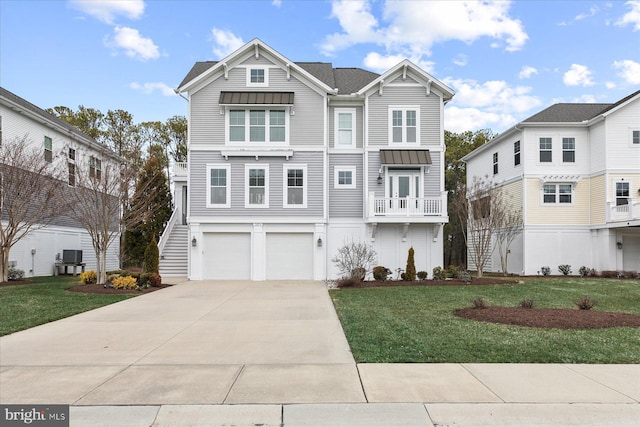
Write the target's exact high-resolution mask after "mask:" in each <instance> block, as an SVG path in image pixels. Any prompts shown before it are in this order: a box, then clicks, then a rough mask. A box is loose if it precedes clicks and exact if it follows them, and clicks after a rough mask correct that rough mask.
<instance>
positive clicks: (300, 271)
mask: <svg viewBox="0 0 640 427" xmlns="http://www.w3.org/2000/svg"><path fill="white" fill-rule="evenodd" d="M313 248H314V246H313V234H312V233H267V245H266V249H267V254H266V256H267V260H266V261H267V279H268V280H312V279H313Z"/></svg>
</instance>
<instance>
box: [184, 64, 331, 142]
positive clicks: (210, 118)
mask: <svg viewBox="0 0 640 427" xmlns="http://www.w3.org/2000/svg"><path fill="white" fill-rule="evenodd" d="M251 58H253V59H251V60H248V62H247V64H249V63H251V64H252V65H270V64H271V62H268V61H266V60H265V59H262V58H263V56H261V57H260V58H261V59H260V60H255V58H254V57H251ZM247 71H248V68H244V67H235V68H231V69H230V70H229V75H228V77H229V79H228V80H225V78H224V77H220V78H218V79H216V80H214V81H212V82H211V83H209V84H208V85H207V86H205V87H203V88H202V89H200V90H199V91H198V92H196V93H194V94H193V95H192V96H191V103H190V108H191V111H190V114H191V122H190V123H189V125H190V127H191V139H190V144H191V147H194V148H195V147H196V146H197V145H198V144H216V145H224V144H225V114H220V111H221V110H222V111H224V109H225V108H224V107H222V106H220V105H219V103H218V101H219V99H220V92H221V91H275V92H294V93H295V100H294V105H293V111H294V112H295V114H294V115H290V116H289V145H290V146H323V145H324V128H323V123H324V110H325V101H324V98H323V96H321V95H320V94H318V93H317V92H315V91H314V90H313V89H311V88H309V87H308V86H306V85H305V84H304V83H302V82H301V81H300V80H298V79H296V78H295V76H293V75H292V76H291V78H290V79H289V80H287V73H286V71H285V70H282V69H280V68H269V86H268V87H251V86H249V87H248V86H247V84H246V73H247ZM247 145H249V144H247Z"/></svg>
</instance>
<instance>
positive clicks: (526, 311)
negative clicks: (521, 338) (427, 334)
mask: <svg viewBox="0 0 640 427" xmlns="http://www.w3.org/2000/svg"><path fill="white" fill-rule="evenodd" d="M453 314H454V315H455V316H458V317H463V318H465V319H471V320H477V321H480V322H490V323H502V324H505V325H517V326H529V327H532V328H553V329H603V328H613V327H619V326H627V327H633V328H638V327H640V316H637V315H635V314H628V313H615V312H607V311H597V310H578V309H562V308H514V307H487V308H463V309H460V310H455V311H454V312H453Z"/></svg>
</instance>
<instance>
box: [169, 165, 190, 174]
mask: <svg viewBox="0 0 640 427" xmlns="http://www.w3.org/2000/svg"><path fill="white" fill-rule="evenodd" d="M187 165H188V163H187V162H176V163H174V164H173V176H187V170H188V169H187Z"/></svg>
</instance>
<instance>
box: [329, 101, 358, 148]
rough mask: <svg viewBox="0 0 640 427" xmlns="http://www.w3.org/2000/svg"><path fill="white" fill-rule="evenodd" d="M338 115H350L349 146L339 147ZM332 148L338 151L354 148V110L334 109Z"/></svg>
mask: <svg viewBox="0 0 640 427" xmlns="http://www.w3.org/2000/svg"><path fill="white" fill-rule="evenodd" d="M340 114H350V115H351V144H349V145H341V144H339V141H340V121H339V120H338V118H339V116H340ZM333 147H334V148H336V149H339V150H348V149H353V148H356V109H355V108H335V109H334V112H333Z"/></svg>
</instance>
